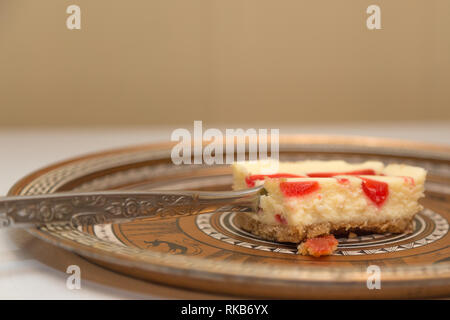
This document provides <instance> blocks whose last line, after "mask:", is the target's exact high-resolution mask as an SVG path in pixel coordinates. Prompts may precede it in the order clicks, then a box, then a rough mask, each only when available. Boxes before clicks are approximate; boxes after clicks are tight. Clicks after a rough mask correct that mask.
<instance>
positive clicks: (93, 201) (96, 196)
mask: <svg viewBox="0 0 450 320" xmlns="http://www.w3.org/2000/svg"><path fill="white" fill-rule="evenodd" d="M260 190H261V188H253V189H247V190H243V191H224V192H201V191H181V192H178V191H167V192H164V191H162V192H158V191H155V192H135V191H132V192H129V191H104V192H89V193H55V194H48V195H38V196H17V197H3V198H0V227H10V226H11V227H25V228H26V227H31V226H36V225H42V224H46V223H68V222H70V223H72V225H73V226H74V227H77V226H80V225H85V224H88V225H89V224H98V223H107V222H116V221H124V220H131V219H135V218H139V217H152V218H155V219H163V218H167V217H181V216H188V215H196V214H201V213H206V212H211V211H217V210H232V211H242V212H245V211H256V209H257V207H258V203H259V192H260Z"/></svg>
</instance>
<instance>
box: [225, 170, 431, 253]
mask: <svg viewBox="0 0 450 320" xmlns="http://www.w3.org/2000/svg"><path fill="white" fill-rule="evenodd" d="M267 168H271V169H269V170H267ZM274 168H276V171H275V169H274ZM233 176H234V185H233V188H234V189H235V190H239V189H244V188H251V187H254V186H257V185H264V190H263V193H264V195H262V196H261V199H260V206H259V210H258V212H255V213H242V214H239V216H238V217H237V222H238V224H239V225H240V226H241V227H242V228H243V229H245V230H247V231H249V232H251V233H253V234H255V235H258V236H260V237H262V238H264V239H269V240H275V241H279V242H295V243H299V242H301V241H303V240H304V239H306V238H315V237H323V236H326V235H329V234H347V233H349V232H357V233H358V232H374V233H386V232H392V233H401V232H408V231H410V230H411V228H412V220H413V217H414V215H415V214H416V213H417V212H418V211H420V210H421V208H422V207H421V206H420V204H419V202H418V200H419V199H420V198H421V197H423V192H424V183H425V177H426V171H425V170H424V169H422V168H418V167H412V166H407V165H400V164H390V165H388V166H384V165H383V163H381V162H377V161H368V162H364V163H359V164H350V163H347V162H344V161H301V162H280V163H276V165H274V164H273V163H272V164H270V165H268V163H267V162H266V161H254V162H237V163H235V164H234V165H233ZM322 242H323V241H322ZM312 243H313V244H314V242H312ZM304 249H305V247H304V246H303V250H302V251H303V252H308V250H304Z"/></svg>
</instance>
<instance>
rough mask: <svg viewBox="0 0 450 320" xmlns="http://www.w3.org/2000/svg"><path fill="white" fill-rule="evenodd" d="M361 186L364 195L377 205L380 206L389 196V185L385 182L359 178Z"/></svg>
mask: <svg viewBox="0 0 450 320" xmlns="http://www.w3.org/2000/svg"><path fill="white" fill-rule="evenodd" d="M361 179H362V183H361V187H362V189H363V191H364V193H365V194H366V196H367V197H368V198H369V199H370V200H371V201H372V202H373V203H375V205H377V206H378V207H381V206H382V205H383V203H384V202H385V201H386V199H387V198H388V196H389V186H388V184H387V183H386V182H383V181H376V180H372V179H367V178H361Z"/></svg>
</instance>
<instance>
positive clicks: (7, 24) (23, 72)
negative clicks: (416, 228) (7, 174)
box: [0, 0, 450, 126]
mask: <svg viewBox="0 0 450 320" xmlns="http://www.w3.org/2000/svg"><path fill="white" fill-rule="evenodd" d="M70 4H78V5H80V7H81V10H82V30H79V31H76V30H74V31H70V30H67V29H66V26H65V20H66V17H67V16H68V15H67V14H66V12H65V11H66V7H67V6H68V5H70ZM370 4H378V5H380V7H381V10H382V16H381V17H382V27H383V30H376V31H369V30H367V28H366V24H365V20H366V18H367V14H366V13H365V11H366V8H367V6H368V5H370ZM449 14H450V1H448V0H427V1H425V0H396V1H386V0H371V1H366V0H359V1H354V0H340V1H336V0H321V1H310V0H308V1H306V0H280V1H274V0H130V1H125V0H120V1H119V0H71V1H67V0H44V1H35V0H0V125H2V126H5V125H61V124H62V125H80V124H81V125H83V124H87V125H92V124H144V125H146V124H183V123H189V125H192V121H193V120H194V119H197V120H203V121H204V122H207V123H208V124H215V123H218V124H223V123H230V122H233V123H236V122H241V123H271V124H272V125H275V124H278V123H289V124H295V123H307V122H309V123H311V122H318V121H328V122H330V121H335V120H338V121H353V120H354V121H361V120H363V121H374V120H381V121H383V120H391V121H396V120H427V119H438V120H443V119H444V120H445V119H447V120H450V19H449Z"/></svg>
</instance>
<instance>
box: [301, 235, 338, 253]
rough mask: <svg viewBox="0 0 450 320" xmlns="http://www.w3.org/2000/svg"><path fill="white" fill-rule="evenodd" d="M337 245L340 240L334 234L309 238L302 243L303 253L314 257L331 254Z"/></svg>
mask: <svg viewBox="0 0 450 320" xmlns="http://www.w3.org/2000/svg"><path fill="white" fill-rule="evenodd" d="M337 245H338V241H337V240H336V238H335V237H334V236H333V235H332V234H330V235H327V236H323V237H317V238H312V239H308V240H306V241H305V242H304V243H303V244H302V251H303V252H302V254H305V255H311V256H314V257H320V256H329V255H331V254H333V252H334V251H335V250H336V248H337Z"/></svg>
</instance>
